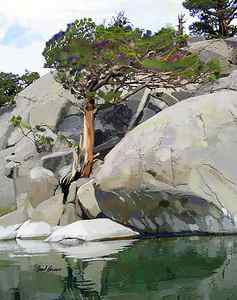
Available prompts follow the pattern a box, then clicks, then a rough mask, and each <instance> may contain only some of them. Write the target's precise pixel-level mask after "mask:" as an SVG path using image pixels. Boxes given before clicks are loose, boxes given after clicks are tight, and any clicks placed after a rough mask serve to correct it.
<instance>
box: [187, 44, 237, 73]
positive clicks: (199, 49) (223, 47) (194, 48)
mask: <svg viewBox="0 0 237 300" xmlns="http://www.w3.org/2000/svg"><path fill="white" fill-rule="evenodd" d="M235 49H236V47H233V43H231V42H226V41H225V40H222V39H216V40H204V41H199V42H195V43H192V44H190V46H189V51H191V52H192V53H196V54H198V55H199V57H200V59H201V61H202V62H204V63H208V62H209V61H210V60H212V59H217V60H218V61H219V62H220V66H221V69H222V70H221V74H222V75H227V74H229V73H231V71H232V70H233V69H236V64H237V53H236V50H235Z"/></svg>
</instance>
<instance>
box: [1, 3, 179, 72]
mask: <svg viewBox="0 0 237 300" xmlns="http://www.w3.org/2000/svg"><path fill="white" fill-rule="evenodd" d="M182 2H183V0H67V1H65V0H41V1H38V0H7V1H5V3H4V5H1V6H0V28H1V30H0V54H1V55H0V68H1V70H5V71H9V70H10V71H12V72H23V71H24V69H25V68H28V69H31V70H37V71H40V72H41V73H44V71H43V69H42V66H43V58H42V56H41V53H42V51H43V47H44V44H45V42H46V41H47V39H49V38H50V37H51V36H52V35H53V34H54V33H56V32H58V31H59V30H61V29H64V28H65V27H66V24H67V23H69V22H72V21H73V20H75V19H76V18H78V19H79V18H81V17H92V18H94V19H95V20H96V21H97V22H101V21H103V20H104V19H108V18H110V17H111V16H112V15H114V14H115V13H117V12H119V11H121V10H124V11H125V12H126V15H127V16H128V17H129V19H130V20H131V21H132V22H133V23H134V24H135V25H137V26H139V27H143V28H146V29H152V30H158V29H159V28H160V27H161V26H162V25H166V24H176V22H177V14H178V13H179V12H181V11H182V10H183V8H182ZM13 24H20V25H21V26H23V27H25V28H27V30H28V32H29V34H31V35H32V33H34V34H35V35H36V36H42V40H41V41H38V40H37V41H34V40H32V44H29V45H26V47H24V48H20V49H19V48H17V47H16V46H15V45H14V44H13V45H12V46H8V47H7V46H4V45H3V44H1V41H3V38H4V36H5V34H6V32H7V30H8V29H9V27H10V26H12V25H13Z"/></svg>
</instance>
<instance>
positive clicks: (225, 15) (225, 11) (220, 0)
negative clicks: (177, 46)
mask: <svg viewBox="0 0 237 300" xmlns="http://www.w3.org/2000/svg"><path fill="white" fill-rule="evenodd" d="M183 5H184V7H185V8H186V9H188V10H189V11H190V14H191V16H193V17H198V18H199V21H195V22H194V23H193V24H192V25H191V26H190V30H191V32H192V33H193V34H196V35H204V36H206V37H208V38H217V37H231V36H234V35H236V33H237V26H236V25H234V24H233V21H234V20H235V19H236V18H237V0H185V1H184V2H183Z"/></svg>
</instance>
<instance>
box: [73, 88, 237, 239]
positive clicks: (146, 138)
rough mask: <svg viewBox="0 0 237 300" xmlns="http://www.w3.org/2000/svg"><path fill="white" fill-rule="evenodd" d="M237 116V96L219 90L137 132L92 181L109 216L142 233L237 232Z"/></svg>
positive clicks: (188, 102) (175, 108)
mask: <svg viewBox="0 0 237 300" xmlns="http://www.w3.org/2000/svg"><path fill="white" fill-rule="evenodd" d="M236 117H237V92H235V91H219V92H215V93H213V94H209V95H203V96H199V97H196V98H191V99H189V100H185V101H182V102H181V103H178V104H176V105H174V106H172V107H170V108H168V109H166V110H164V111H162V112H161V113H160V114H159V115H157V116H155V117H153V118H151V119H150V120H148V121H146V122H144V123H143V124H141V125H140V126H138V127H136V128H135V129H134V130H133V131H131V132H130V133H129V134H127V135H126V137H125V138H124V139H123V140H122V141H121V142H120V143H119V144H118V145H117V146H116V147H115V148H114V149H113V150H112V151H111V152H110V153H109V154H108V155H107V156H106V159H105V162H104V165H103V166H102V167H101V169H100V171H99V172H98V174H97V175H96V178H95V181H96V183H94V184H93V183H91V187H90V189H91V190H92V192H91V193H92V194H93V195H94V194H95V197H96V199H97V202H98V205H99V207H100V209H101V210H102V212H103V213H104V214H105V215H107V216H109V217H111V218H113V219H114V220H117V221H119V222H121V223H122V224H125V225H130V226H132V227H133V228H135V229H137V230H139V231H141V232H148V233H169V232H172V233H182V232H190V233H194V232H208V233H230V232H237V223H236V222H237V202H236V195H237V172H236V165H237V156H236V151H237V149H236V147H237V137H236V130H237V122H236ZM82 188H83V186H82V187H81V188H80V189H82ZM80 189H79V192H78V193H80ZM87 190H88V188H87ZM87 192H88V191H87ZM93 195H92V197H93ZM87 197H88V195H87Z"/></svg>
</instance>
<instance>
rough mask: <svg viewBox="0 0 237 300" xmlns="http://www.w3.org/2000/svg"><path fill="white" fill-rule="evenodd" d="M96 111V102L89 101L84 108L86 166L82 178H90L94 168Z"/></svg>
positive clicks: (84, 165) (83, 168)
mask: <svg viewBox="0 0 237 300" xmlns="http://www.w3.org/2000/svg"><path fill="white" fill-rule="evenodd" d="M94 110H95V100H94V99H88V100H87V101H86V104H85V108H84V132H83V152H84V164H83V167H82V171H81V176H82V177H89V176H90V174H91V171H92V167H93V159H94V140H95V132H94V131H95V130H94Z"/></svg>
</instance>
